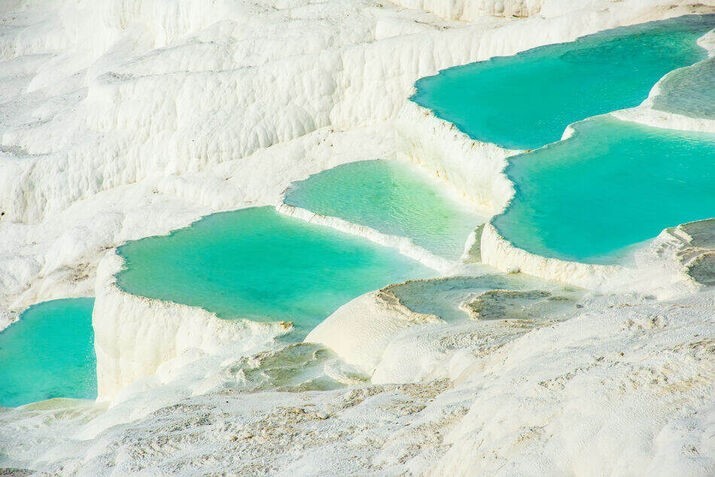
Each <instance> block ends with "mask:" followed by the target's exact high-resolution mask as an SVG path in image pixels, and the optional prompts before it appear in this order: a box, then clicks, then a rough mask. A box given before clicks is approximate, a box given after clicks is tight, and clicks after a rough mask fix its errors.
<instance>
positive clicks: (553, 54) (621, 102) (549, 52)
mask: <svg viewBox="0 0 715 477" xmlns="http://www.w3.org/2000/svg"><path fill="white" fill-rule="evenodd" d="M713 27H715V15H691V16H686V17H680V18H676V19H672V20H665V21H659V22H652V23H646V24H643V25H636V26H631V27H625V28H617V29H614V30H610V31H606V32H602V33H598V34H595V35H590V36H586V37H583V38H581V39H578V40H576V41H575V42H571V43H565V44H558V45H550V46H544V47H540V48H536V49H533V50H529V51H526V52H523V53H520V54H517V55H515V56H510V57H499V58H493V59H491V60H489V61H483V62H479V63H472V64H469V65H465V66H459V67H454V68H449V69H446V70H443V71H441V72H440V73H439V74H438V75H436V76H431V77H427V78H422V79H420V80H419V81H417V83H416V93H415V95H414V96H413V97H412V100H413V101H415V102H416V103H418V104H420V105H422V106H424V107H427V108H430V109H432V110H433V111H434V112H435V114H436V115H437V116H439V117H440V118H443V119H445V120H447V121H450V122H452V123H454V124H456V125H457V126H458V127H459V128H460V129H461V130H462V131H464V132H465V133H467V134H468V135H469V136H471V137H472V138H474V139H478V140H480V141H486V142H492V143H496V144H498V145H500V146H503V147H507V148H513V149H534V148H537V147H540V146H543V145H545V144H548V143H551V142H554V141H558V140H559V139H560V138H561V136H562V134H563V132H564V129H565V128H566V126H568V125H569V124H571V123H573V122H576V121H580V120H583V119H585V118H588V117H591V116H595V115H598V114H604V113H607V112H610V111H615V110H618V109H623V108H627V107H633V106H637V105H638V104H640V103H641V102H642V101H643V100H645V99H646V98H647V96H648V92H649V91H650V89H651V88H652V87H653V85H655V83H657V82H658V80H659V79H660V78H661V77H662V76H664V75H665V74H666V73H668V72H669V71H671V70H674V69H676V68H680V67H683V66H687V65H691V64H693V63H696V62H697V61H700V60H702V59H704V58H705V57H706V53H705V50H703V49H702V48H700V47H699V46H698V45H697V44H696V40H697V39H698V37H700V36H702V35H703V34H705V33H706V32H708V31H709V30H710V29H712V28H713Z"/></svg>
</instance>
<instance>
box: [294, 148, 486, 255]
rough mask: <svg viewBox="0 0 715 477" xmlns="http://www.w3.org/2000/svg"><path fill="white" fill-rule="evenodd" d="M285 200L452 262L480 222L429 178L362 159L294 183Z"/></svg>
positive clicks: (402, 167)
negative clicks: (406, 240) (399, 239)
mask: <svg viewBox="0 0 715 477" xmlns="http://www.w3.org/2000/svg"><path fill="white" fill-rule="evenodd" d="M285 202H286V203H287V204H290V205H293V206H296V207H301V208H304V209H308V210H310V211H313V212H317V213H319V214H322V215H328V216H332V217H340V218H342V219H345V220H347V221H348V222H352V223H355V224H360V225H366V226H368V227H371V228H373V229H375V230H378V231H380V232H382V233H385V234H390V235H397V236H401V237H408V238H410V239H412V241H413V242H414V243H415V244H417V245H419V246H421V247H424V248H426V249H427V250H429V251H431V252H433V253H435V254H437V255H440V256H443V257H445V258H450V259H457V258H459V256H460V255H461V254H462V252H463V251H464V244H465V242H466V240H467V237H468V236H469V234H470V232H471V231H473V230H474V228H475V227H476V226H477V225H479V224H480V223H482V222H484V220H483V219H482V218H481V217H478V216H477V215H476V214H473V213H471V212H470V211H469V210H468V209H467V208H466V207H464V206H463V205H461V204H459V203H457V202H456V201H455V200H452V199H451V198H448V197H447V196H446V195H445V194H444V193H443V192H441V191H440V189H439V187H438V185H437V184H436V183H435V182H434V181H433V180H431V179H430V178H428V177H426V176H425V175H424V174H422V173H420V172H418V171H416V170H414V169H413V168H411V167H409V166H408V165H406V164H402V163H398V162H396V161H384V160H376V161H361V162H354V163H351V164H345V165H342V166H338V167H335V168H333V169H329V170H327V171H324V172H321V173H319V174H316V175H313V176H311V177H309V178H308V179H306V180H304V181H302V182H298V183H296V184H295V185H294V186H293V187H292V188H291V190H290V191H289V192H288V194H287V195H286V199H285Z"/></svg>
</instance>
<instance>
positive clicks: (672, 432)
mask: <svg viewBox="0 0 715 477" xmlns="http://www.w3.org/2000/svg"><path fill="white" fill-rule="evenodd" d="M686 13H715V2H714V1H712V0H700V1H685V0H621V1H612V0H396V1H394V2H388V1H373V0H335V1H330V2H314V1H309V0H260V1H249V0H211V1H206V0H167V1H162V2H149V1H141V0H95V1H91V2H86V1H80V0H71V1H65V2H53V1H50V0H33V1H24V0H7V1H5V2H0V62H2V64H1V65H0V213H1V214H2V215H1V216H0V330H2V329H4V328H5V327H6V326H8V325H10V324H11V323H12V322H13V321H14V320H16V319H17V316H18V313H19V312H21V311H22V310H23V309H25V308H27V306H29V305H31V304H34V303H38V302H41V301H46V300H50V299H54V298H60V297H78V296H95V297H96V302H95V308H94V313H93V327H94V334H95V350H96V354H97V378H98V386H99V389H98V394H99V399H98V401H97V402H96V403H94V402H91V403H90V402H85V401H68V400H53V401H47V402H42V403H38V404H32V405H29V406H26V407H21V408H14V409H2V408H0V474H2V473H3V472H4V469H5V468H7V469H30V470H32V471H36V472H47V473H49V474H59V475H87V476H97V475H131V474H139V473H141V472H144V473H145V475H174V474H178V475H196V474H206V473H217V474H220V473H222V472H223V473H227V474H245V475H256V474H272V475H604V474H605V475H664V476H665V475H692V476H708V475H713V472H715V431H714V429H715V405H714V403H715V400H714V399H713V397H714V396H713V387H712V384H713V382H715V357H714V355H713V342H714V340H715V334H714V330H715V313H713V310H715V292H713V290H712V289H707V288H706V287H704V286H703V285H702V284H699V283H696V282H695V281H694V280H693V279H692V277H691V276H689V275H688V274H687V273H685V272H686V271H687V267H688V266H689V264H692V263H693V261H694V260H696V259H697V258H699V257H702V256H704V255H706V254H708V253H710V251H709V250H710V249H708V248H707V247H703V246H701V245H699V244H698V243H696V242H697V239H696V238H694V236H692V235H689V229H688V226H687V225H686V226H682V227H674V228H671V229H668V230H665V231H663V232H662V233H661V234H660V235H659V236H658V237H657V238H655V239H653V240H651V241H649V242H648V243H646V244H644V245H643V246H642V247H641V248H640V249H639V250H638V251H637V252H636V253H635V255H634V264H633V265H632V266H629V267H625V266H598V265H586V264H580V263H575V262H566V261H562V260H556V259H550V258H544V257H540V256H537V255H534V254H531V253H528V252H526V251H524V250H520V249H517V248H516V247H514V246H513V245H511V244H510V243H509V242H508V241H506V240H505V239H503V238H502V237H500V236H499V234H498V233H497V231H496V229H495V228H494V227H493V226H492V225H491V224H490V223H487V224H486V225H485V226H484V227H483V228H481V229H479V233H477V234H476V235H475V236H474V237H471V238H470V242H469V243H468V244H467V248H468V249H469V248H471V249H472V250H473V251H474V250H475V249H479V252H480V256H481V257H480V259H481V262H483V265H474V264H465V263H453V262H449V261H446V260H444V259H442V258H440V257H437V256H434V255H433V254H431V253H430V252H428V251H426V250H424V249H422V248H420V247H418V246H416V245H415V244H413V243H412V242H411V241H410V240H409V239H407V238H405V237H395V236H389V235H386V234H381V233H380V232H377V231H375V230H372V229H369V228H367V227H360V226H357V225H355V224H351V223H349V222H346V221H345V220H342V219H338V218H332V217H323V216H317V215H315V214H313V213H312V212H309V211H307V210H303V209H298V208H295V207H291V206H288V205H286V204H284V203H283V197H284V191H285V190H286V189H287V188H288V187H289V186H290V185H291V183H293V182H295V181H299V180H303V179H305V178H307V177H308V176H310V175H312V174H315V173H318V172H320V171H323V170H326V169H329V168H332V167H335V166H337V165H340V164H345V163H348V162H354V161H361V160H370V159H375V158H386V159H394V160H403V161H407V162H409V163H411V164H413V165H415V166H416V167H421V168H422V169H424V170H425V171H427V172H429V173H431V174H432V175H433V176H434V178H435V180H436V181H438V183H439V184H440V185H441V186H443V187H444V188H445V190H448V191H449V192H450V193H451V194H453V195H455V196H457V197H459V198H460V199H461V200H463V201H464V202H465V203H467V204H469V205H470V206H471V207H473V208H474V209H475V210H476V211H477V212H478V213H479V214H480V215H482V216H486V217H492V216H494V215H496V214H498V213H500V212H501V211H502V210H503V209H504V208H505V207H506V205H507V204H508V203H509V201H510V200H511V197H512V195H513V193H514V189H513V185H512V184H511V183H510V181H509V180H508V179H507V177H506V176H505V174H504V173H503V170H504V167H505V166H506V164H507V159H508V157H510V156H511V155H514V154H516V153H518V152H519V151H513V150H506V149H503V148H500V147H497V146H495V145H493V144H486V143H481V142H478V141H474V140H472V139H470V138H469V137H467V136H466V135H464V134H463V133H461V132H460V131H459V130H458V129H457V128H456V127H455V126H453V125H452V124H450V123H447V122H445V121H443V120H441V119H438V118H437V117H436V116H435V115H434V114H432V113H431V112H430V111H428V110H426V109H423V108H421V107H419V106H417V105H416V104H414V103H412V102H410V101H409V99H408V98H409V97H410V95H411V93H412V92H413V90H414V83H415V81H416V80H417V79H419V78H421V77H424V76H427V75H432V74H435V73H436V72H437V71H438V70H440V69H444V68H447V67H450V66H455V65H461V64H466V63H470V62H474V61H478V60H484V59H488V58H491V57H493V56H497V55H511V54H514V53H517V52H519V51H523V50H526V49H529V48H532V47H535V46H539V45H544V44H551V43H557V42H565V41H571V40H573V39H575V38H577V37H579V36H582V35H585V34H589V33H594V32H597V31H601V30H604V29H608V28H612V27H617V26H622V25H631V24H636V23H641V22H645V21H651V20H658V19H665V18H672V17H675V16H679V15H683V14H686ZM700 44H701V45H702V46H703V47H705V48H707V49H709V51H710V52H711V53H712V51H714V50H712V45H713V41H712V34H711V35H710V36H706V37H704V38H703V39H702V40H701V42H700ZM657 93H658V86H656V87H655V88H654V89H653V91H652V92H651V98H652V96H654V95H655V94H657ZM651 98H649V100H646V101H645V102H644V104H643V105H641V106H639V107H637V108H633V109H630V110H624V111H619V112H616V113H614V114H615V115H617V116H618V117H620V118H623V119H627V120H632V121H638V122H642V123H644V124H649V125H653V126H657V127H668V128H679V129H688V130H698V131H709V132H715V124H714V123H713V121H712V120H706V119H693V118H687V117H684V116H680V115H675V114H671V113H667V112H661V111H656V110H654V109H652V108H651V107H650V106H651V102H650V101H651ZM264 205H270V206H273V207H276V209H277V210H278V211H279V212H281V213H284V214H287V215H291V216H294V217H297V218H300V219H303V220H307V221H310V222H313V223H316V224H318V225H321V226H326V227H332V228H335V229H337V230H340V231H343V232H348V233H350V234H353V235H358V236H361V237H363V238H365V239H366V240H371V241H373V242H376V243H380V244H383V245H388V246H390V247H393V248H395V249H396V250H398V251H399V252H400V253H403V254H404V255H406V256H409V257H411V258H413V259H416V260H419V261H421V262H422V263H424V264H425V265H427V266H429V267H431V268H432V269H434V270H435V273H436V274H437V275H440V276H450V275H456V274H463V273H468V272H470V271H473V272H474V273H478V272H479V273H482V272H483V271H484V270H487V271H489V272H491V273H497V272H498V271H501V272H507V273H513V272H522V273H524V274H528V275H531V276H534V277H537V278H540V279H545V280H553V281H556V282H558V283H559V285H558V286H564V287H569V288H570V289H571V288H574V287H579V288H583V293H585V294H586V296H587V297H586V298H585V299H584V300H583V302H582V303H579V306H580V308H579V310H580V311H579V312H578V314H577V315H576V316H575V317H573V318H571V319H568V320H563V321H556V320H554V321H553V322H544V323H541V324H538V326H537V325H534V324H533V323H527V324H521V323H516V321H517V320H511V321H509V320H494V322H490V323H485V322H480V321H479V320H469V321H468V322H465V323H458V324H451V323H446V322H445V321H444V320H441V319H440V318H439V317H437V316H434V315H430V314H424V313H419V312H415V311H413V310H411V309H409V308H408V307H407V306H406V305H404V304H403V303H400V302H399V300H393V299H391V298H390V296H389V295H386V294H385V293H384V292H382V291H373V292H370V293H367V294H365V295H362V296H360V297H358V298H356V299H355V300H353V301H351V302H349V303H346V304H344V305H343V306H342V307H341V308H339V309H338V310H337V311H335V313H333V314H332V315H331V316H330V317H328V318H327V319H326V320H325V321H324V322H323V323H321V324H320V325H319V326H318V327H316V328H315V329H314V330H313V331H312V332H311V333H310V334H309V335H308V337H307V339H306V343H304V344H300V343H298V344H295V343H293V344H288V343H286V342H283V341H282V339H284V338H285V335H286V334H289V333H290V331H291V326H290V324H288V323H280V322H276V323H256V322H252V321H249V320H236V321H225V320H221V319H218V318H217V317H216V316H215V315H213V314H212V313H209V312H207V311H205V310H202V309H200V308H196V307H190V306H186V305H179V304H176V303H170V302H166V301H161V300H156V299H149V298H144V297H139V296H135V295H131V294H129V293H127V292H125V291H123V290H121V289H120V288H119V287H118V286H117V285H116V283H115V277H114V275H115V274H116V273H117V272H118V271H119V270H120V269H121V267H122V260H121V258H120V257H119V256H118V255H117V253H116V247H118V246H120V245H121V244H123V243H125V242H126V241H128V240H135V239H139V238H142V237H147V236H151V235H162V234H167V233H169V232H170V231H172V230H175V229H178V228H181V227H185V226H187V225H189V224H191V223H192V222H194V221H195V220H197V219H198V218H200V217H203V216H206V215H209V214H211V213H215V212H219V211H226V210H233V209H240V208H246V207H253V206H264ZM472 244H478V247H477V246H475V247H471V245H472ZM472 258H474V257H472ZM549 286H555V285H549ZM316 376H317V377H316ZM325 382H329V383H331V384H330V385H327V384H325ZM316 383H317V384H316Z"/></svg>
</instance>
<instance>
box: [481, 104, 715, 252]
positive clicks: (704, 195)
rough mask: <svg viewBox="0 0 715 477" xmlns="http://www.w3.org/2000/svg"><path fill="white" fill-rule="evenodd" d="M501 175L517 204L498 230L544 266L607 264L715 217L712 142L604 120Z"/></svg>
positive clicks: (714, 138) (584, 125)
mask: <svg viewBox="0 0 715 477" xmlns="http://www.w3.org/2000/svg"><path fill="white" fill-rule="evenodd" d="M506 173H507V174H508V176H509V177H510V179H511V180H512V181H513V182H514V184H515V188H516V194H515V196H514V198H513V200H512V202H511V204H510V205H509V206H508V207H507V210H506V211H505V212H504V214H502V215H500V216H498V217H497V218H496V219H495V220H494V225H495V226H496V227H497V229H498V230H499V231H500V233H501V234H502V235H503V236H504V237H505V238H506V239H507V240H509V241H510V242H512V243H513V244H514V245H516V246H517V247H520V248H523V249H525V250H528V251H530V252H533V253H536V254H539V255H543V256H547V257H556V258H562V259H567V260H577V261H583V262H592V263H612V262H614V261H617V260H618V259H619V255H620V254H619V252H622V251H623V250H624V248H625V247H628V246H629V245H633V244H636V243H638V242H642V241H644V240H647V239H650V238H653V237H655V236H656V235H658V233H660V232H661V230H663V229H664V228H666V227H670V226H674V225H677V224H680V223H683V222H689V221H693V220H698V219H704V218H709V217H713V216H715V134H705V133H685V132H678V131H674V130H667V129H656V128H650V127H646V126H642V125H639V124H636V123H630V122H625V121H619V120H617V119H614V118H612V117H609V116H601V117H596V118H593V119H589V120H587V121H583V122H580V123H577V124H576V125H575V134H574V135H573V136H572V137H571V138H569V139H568V140H566V141H563V142H558V143H555V144H552V145H549V146H547V147H545V148H542V149H539V150H537V151H534V152H532V153H528V154H523V155H521V156H517V157H515V158H513V159H512V161H511V163H510V165H509V166H508V167H507V169H506Z"/></svg>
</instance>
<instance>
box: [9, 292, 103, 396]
mask: <svg viewBox="0 0 715 477" xmlns="http://www.w3.org/2000/svg"><path fill="white" fill-rule="evenodd" d="M93 306H94V299H93V298H71V299H64V300H53V301H46V302H43V303H39V304H37V305H33V306H31V307H30V308H28V309H27V310H25V311H24V312H23V313H22V315H21V316H20V320H19V321H17V322H16V323H13V324H12V325H10V326H9V327H8V328H6V329H5V330H4V331H2V332H0V405H1V406H6V407H7V406H19V405H22V404H27V403H30V402H35V401H41V400H44V399H51V398H57V397H63V398H84V399H95V398H96V397H97V378H96V360H95V356H94V337H93V332H92V307H93Z"/></svg>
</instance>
